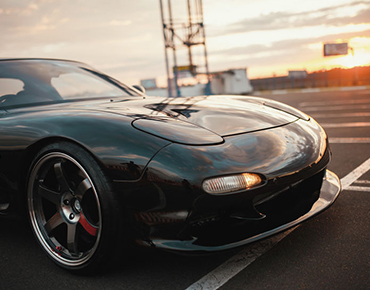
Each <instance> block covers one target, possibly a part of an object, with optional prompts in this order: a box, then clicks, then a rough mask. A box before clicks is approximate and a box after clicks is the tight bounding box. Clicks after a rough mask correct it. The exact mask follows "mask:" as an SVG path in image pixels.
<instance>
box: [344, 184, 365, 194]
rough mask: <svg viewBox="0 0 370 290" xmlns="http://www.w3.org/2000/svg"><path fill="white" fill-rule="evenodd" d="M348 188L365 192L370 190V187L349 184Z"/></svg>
mask: <svg viewBox="0 0 370 290" xmlns="http://www.w3.org/2000/svg"><path fill="white" fill-rule="evenodd" d="M346 190H352V191H364V192H370V187H362V186H353V185H351V186H348V187H347V188H346Z"/></svg>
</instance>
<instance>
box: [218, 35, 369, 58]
mask: <svg viewBox="0 0 370 290" xmlns="http://www.w3.org/2000/svg"><path fill="white" fill-rule="evenodd" d="M352 37H370V30H365V31H362V32H350V33H345V34H329V35H325V36H320V37H313V38H302V39H285V40H281V41H276V42H273V43H271V44H269V45H262V44H252V45H247V46H242V47H234V48H231V49H225V50H221V51H216V52H212V56H217V57H231V56H238V55H239V56H245V59H246V60H251V61H252V60H253V59H256V58H259V57H258V55H261V57H265V55H266V54H265V53H269V54H270V55H271V56H274V55H276V54H279V55H283V54H285V55H287V56H292V52H295V53H296V54H297V55H299V56H300V57H301V58H302V52H303V50H307V49H310V45H311V46H312V44H313V43H323V42H328V41H329V40H333V39H338V38H341V39H350V38H352ZM262 53H263V54H262ZM258 61H260V60H258Z"/></svg>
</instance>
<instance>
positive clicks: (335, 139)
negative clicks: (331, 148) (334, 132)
mask: <svg viewBox="0 0 370 290" xmlns="http://www.w3.org/2000/svg"><path fill="white" fill-rule="evenodd" d="M329 143H330V144H360V143H370V138H362V137H359V138H343V137H329Z"/></svg>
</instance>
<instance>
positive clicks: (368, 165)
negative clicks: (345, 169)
mask: <svg viewBox="0 0 370 290" xmlns="http://www.w3.org/2000/svg"><path fill="white" fill-rule="evenodd" d="M369 170H370V158H369V159H368V160H366V161H365V162H364V163H362V164H361V165H360V166H359V167H357V168H356V169H355V170H353V171H352V172H350V173H349V174H347V175H346V176H345V177H343V178H342V179H341V180H340V181H341V183H342V189H343V190H345V189H347V188H348V187H349V186H350V185H351V184H352V183H353V182H355V181H356V180H357V179H358V178H360V177H361V176H362V175H363V174H365V173H366V172H367V171H369Z"/></svg>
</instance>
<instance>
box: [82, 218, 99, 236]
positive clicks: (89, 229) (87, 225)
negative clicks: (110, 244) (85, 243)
mask: <svg viewBox="0 0 370 290" xmlns="http://www.w3.org/2000/svg"><path fill="white" fill-rule="evenodd" d="M79 223H80V225H81V226H82V227H83V228H84V229H85V231H86V232H88V233H89V234H90V235H91V236H94V237H95V236H96V234H97V232H98V229H99V227H97V226H94V225H92V224H91V223H90V222H89V221H88V220H87V219H86V217H85V215H84V214H83V212H81V217H80V220H79Z"/></svg>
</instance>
